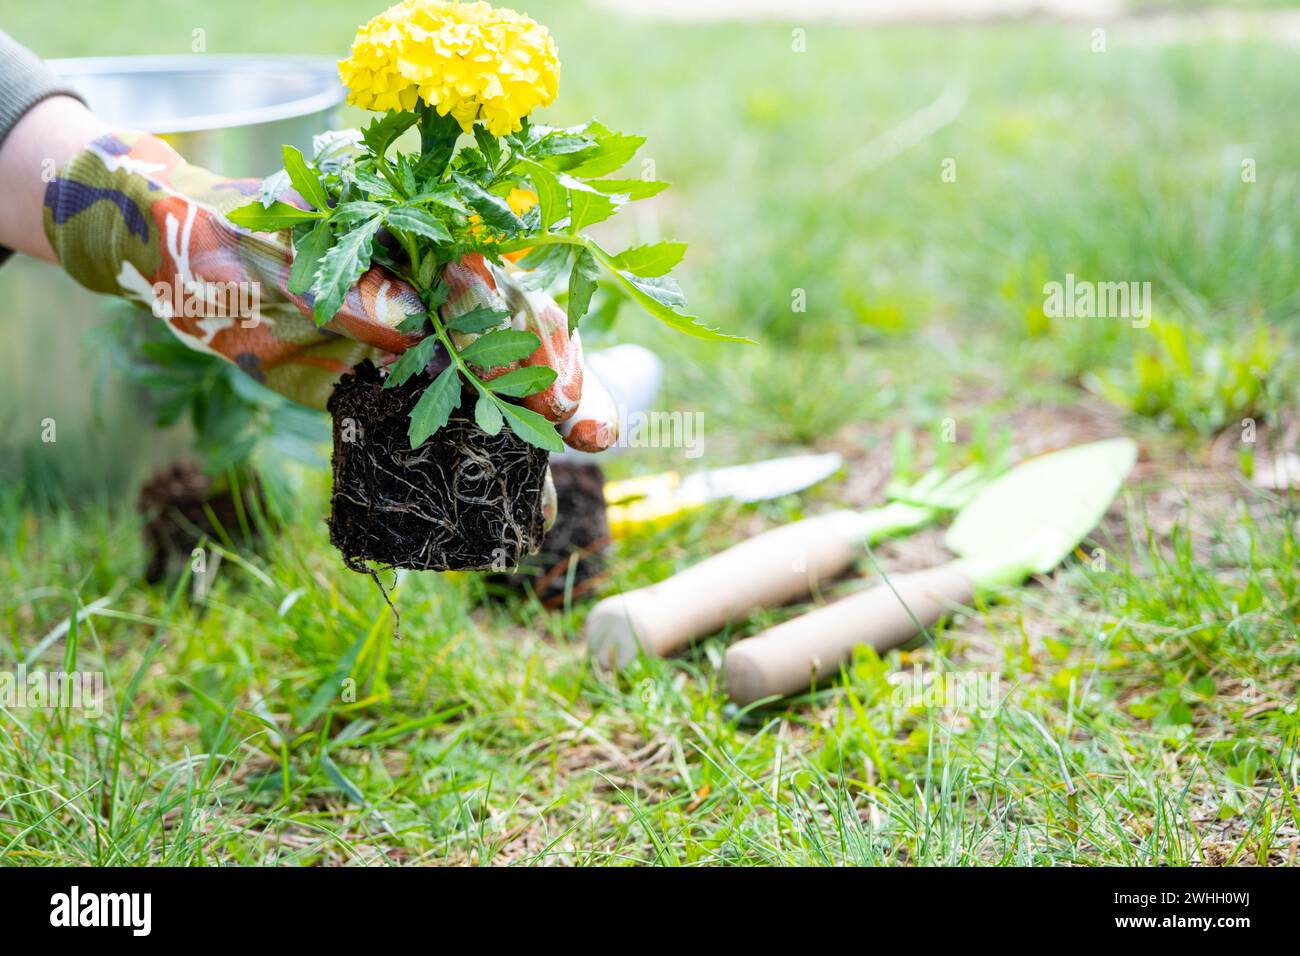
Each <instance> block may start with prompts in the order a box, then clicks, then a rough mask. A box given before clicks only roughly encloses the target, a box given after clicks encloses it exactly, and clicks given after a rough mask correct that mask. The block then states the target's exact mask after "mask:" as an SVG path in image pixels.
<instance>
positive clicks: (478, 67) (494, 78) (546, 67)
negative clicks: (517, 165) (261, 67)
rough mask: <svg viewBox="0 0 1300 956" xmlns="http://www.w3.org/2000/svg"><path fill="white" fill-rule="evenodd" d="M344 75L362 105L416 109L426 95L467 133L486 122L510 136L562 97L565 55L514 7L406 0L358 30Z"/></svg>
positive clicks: (496, 132) (342, 62)
mask: <svg viewBox="0 0 1300 956" xmlns="http://www.w3.org/2000/svg"><path fill="white" fill-rule="evenodd" d="M339 77H340V79H342V80H343V84H344V85H345V86H346V87H347V88H348V90H349V93H348V102H349V103H351V104H353V105H354V106H360V107H361V108H362V109H368V110H376V111H379V112H383V111H385V110H412V109H414V108H415V105H416V103H417V102H418V101H420V100H423V101H424V102H425V103H427V104H428V105H429V106H432V107H433V108H434V109H436V110H437V111H438V115H439V116H446V115H448V114H451V115H452V116H454V117H455V118H456V121H457V122H458V123H459V124H460V128H461V129H463V130H464V131H465V132H467V133H468V132H469V131H470V130H471V128H472V127H473V125H474V123H475V122H476V121H478V120H482V121H483V124H484V126H486V127H487V130H488V132H489V133H491V134H492V135H493V136H505V135H506V134H508V133H513V132H515V131H517V130H518V129H519V128H520V120H522V119H523V118H524V117H525V116H527V115H528V114H529V113H530V112H532V111H533V110H534V109H536V108H537V107H538V106H546V105H547V104H549V103H550V102H551V101H552V100H554V99H555V94H556V93H557V92H558V91H559V87H560V59H559V53H558V51H557V50H556V47H555V40H554V39H552V37H551V34H550V32H549V31H547V29H546V27H544V26H541V25H540V24H538V23H536V22H535V21H533V20H531V19H529V18H528V17H526V16H524V15H523V14H521V13H516V12H515V11H514V10H506V9H498V8H494V7H493V6H492V5H491V4H488V3H481V2H480V3H449V2H444V0H404V2H402V3H399V4H397V5H396V6H392V7H389V8H388V9H387V10H385V11H384V12H383V13H381V14H380V15H379V16H377V17H375V18H374V19H373V20H371V21H370V22H369V23H367V24H365V25H364V26H362V27H361V29H360V30H358V31H357V35H356V39H354V40H353V41H352V52H351V54H350V55H349V56H348V57H347V59H345V60H340V61H339Z"/></svg>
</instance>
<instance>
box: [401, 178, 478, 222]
mask: <svg viewBox="0 0 1300 956" xmlns="http://www.w3.org/2000/svg"><path fill="white" fill-rule="evenodd" d="M406 202H407V205H410V206H424V205H431V206H442V207H443V208H444V209H450V210H451V211H452V212H458V213H460V214H461V215H462V216H468V215H469V207H468V206H466V205H465V204H464V203H463V202H461V201H460V199H458V198H457V196H456V192H455V187H454V186H451V185H450V184H448V185H443V186H438V187H436V188H434V189H429V190H426V191H424V192H421V193H416V194H415V195H414V196H412V197H411V198H410V199H408V200H407V201H406Z"/></svg>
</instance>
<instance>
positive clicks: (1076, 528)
mask: <svg viewBox="0 0 1300 956" xmlns="http://www.w3.org/2000/svg"><path fill="white" fill-rule="evenodd" d="M1136 460H1137V445H1136V444H1134V442H1133V441H1132V440H1131V439H1128V438H1110V439H1107V440H1106V441H1099V442H1093V443H1091V444H1088V445H1076V446H1075V447H1073V448H1066V449H1064V450H1062V451H1058V452H1053V453H1051V454H1050V455H1042V456H1040V457H1038V458H1031V459H1030V460H1029V461H1026V462H1024V463H1023V464H1020V465H1017V466H1016V467H1015V468H1012V469H1011V470H1010V471H1008V472H1007V473H1006V474H1004V475H1003V476H1002V477H1001V478H998V479H997V480H996V481H994V482H993V483H992V484H990V485H989V486H988V487H986V488H985V489H984V490H983V491H981V492H980V493H979V494H978V495H976V496H975V498H974V499H973V500H972V501H971V502H970V504H968V505H967V506H966V507H965V508H963V509H962V510H961V511H960V512H959V513H958V514H957V517H956V518H955V519H954V520H953V523H952V525H951V526H950V527H949V529H948V534H947V537H946V538H945V541H946V543H947V545H948V548H949V549H950V550H951V551H952V552H953V553H954V554H957V555H959V556H960V557H962V558H964V559H968V560H969V561H970V562H971V565H972V567H977V568H979V572H978V575H977V576H978V577H979V578H981V579H984V578H988V579H989V581H988V582H986V581H985V580H977V581H976V584H977V585H980V584H984V583H994V582H995V581H996V582H998V583H1001V581H1008V580H1011V579H1013V578H1015V577H1024V576H1026V575H1029V574H1044V573H1046V572H1047V571H1050V570H1051V569H1052V568H1054V567H1056V565H1058V564H1060V563H1061V561H1063V560H1064V559H1065V556H1066V555H1068V554H1069V553H1070V552H1071V551H1073V550H1074V548H1075V547H1076V546H1077V545H1078V543H1079V542H1080V541H1082V540H1083V538H1084V537H1086V536H1087V534H1088V532H1089V531H1091V530H1092V529H1093V528H1095V527H1096V526H1097V522H1099V521H1100V520H1101V517H1102V515H1104V514H1105V513H1106V509H1107V508H1108V507H1110V503H1111V502H1112V501H1113V500H1114V499H1115V496H1116V495H1117V494H1118V493H1119V489H1120V486H1121V485H1122V484H1123V483H1124V478H1125V476H1127V475H1128V473H1129V471H1130V470H1131V469H1132V467H1133V463H1134V461H1136Z"/></svg>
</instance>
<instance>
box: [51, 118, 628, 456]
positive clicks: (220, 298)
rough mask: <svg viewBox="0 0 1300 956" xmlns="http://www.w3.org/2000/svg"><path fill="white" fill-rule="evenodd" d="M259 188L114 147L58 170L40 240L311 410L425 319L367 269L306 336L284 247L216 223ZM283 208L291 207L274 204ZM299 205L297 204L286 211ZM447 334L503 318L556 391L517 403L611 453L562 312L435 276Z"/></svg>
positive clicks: (602, 410) (391, 282)
mask: <svg viewBox="0 0 1300 956" xmlns="http://www.w3.org/2000/svg"><path fill="white" fill-rule="evenodd" d="M260 188H261V182H260V180H255V179H228V178H224V177H221V176H218V175H216V174H215V173H212V172H210V171H208V170H206V169H202V168H200V167H198V166H192V165H190V164H189V163H187V162H186V161H185V160H184V159H183V158H182V157H181V156H180V155H179V154H178V153H177V152H176V151H175V150H173V149H172V148H171V147H170V146H168V145H167V144H166V143H164V142H163V141H162V140H160V139H158V138H157V137H154V136H149V135H145V134H140V133H114V134H111V135H105V136H101V137H99V138H97V139H95V140H94V141H93V142H92V143H90V145H88V146H87V147H86V148H85V149H83V150H82V151H80V152H79V153H77V154H76V155H74V156H73V157H72V159H71V160H69V161H68V163H67V165H66V166H65V167H64V168H63V169H62V170H61V171H60V172H59V174H58V176H57V177H56V178H55V179H54V180H53V181H52V182H50V183H49V185H48V187H47V188H46V193H45V209H44V224H45V232H46V235H47V237H48V238H49V241H50V245H51V246H52V247H53V249H54V252H55V255H56V256H57V257H58V260H59V262H60V263H61V264H62V265H63V267H64V269H65V270H67V272H68V273H69V274H70V275H71V276H72V277H73V278H74V279H76V280H77V281H78V282H80V283H81V284H82V285H84V286H86V287H87V288H90V289H93V290H95V291H97V292H106V293H109V294H112V295H121V296H126V297H129V298H133V299H136V300H138V301H140V302H143V303H145V304H146V305H149V306H151V307H152V308H153V311H154V313H155V314H156V315H158V316H159V317H160V318H162V319H163V320H164V321H166V322H167V323H168V325H169V327H170V328H171V330H172V331H173V332H174V333H175V334H176V335H177V337H178V338H180V339H181V341H183V342H184V343H185V344H187V345H189V346H191V347H192V348H195V349H199V350H201V351H206V352H211V353H214V354H216V355H219V356H221V357H222V358H225V359H227V360H228V361H231V362H234V363H235V364H237V365H238V366H239V367H240V368H242V369H243V370H244V371H245V372H247V373H248V374H250V375H252V376H253V377H254V378H256V379H257V380H258V381H260V382H262V383H263V384H265V385H267V386H268V387H270V388H272V389H274V390H275V391H277V392H279V393H280V394H282V395H285V396H286V397H288V398H291V399H293V400H295V401H298V402H302V403H303V404H307V405H312V406H314V407H317V408H324V407H325V402H326V399H328V397H329V394H330V390H331V389H332V388H333V386H334V383H335V381H337V379H338V377H339V376H340V375H342V374H344V373H345V372H347V371H349V370H350V369H351V368H352V366H354V365H356V364H357V363H359V362H361V361H362V360H363V359H366V358H369V359H371V360H373V361H375V362H376V364H380V365H382V364H384V361H385V359H386V358H387V357H388V356H390V355H391V354H392V353H396V352H401V351H402V350H404V349H405V348H407V347H408V346H410V345H412V344H414V342H415V341H416V339H414V338H412V337H409V336H407V335H405V334H403V333H401V332H399V331H398V330H397V328H396V326H397V325H398V324H400V323H401V322H402V320H403V319H404V318H405V317H406V316H407V315H409V314H412V313H416V312H420V311H422V310H423V308H424V306H423V304H422V303H421V301H420V298H419V296H418V295H417V294H416V293H415V291H414V290H413V289H412V288H410V286H408V285H406V284H405V283H404V282H402V281H401V280H400V279H399V278H397V277H396V276H394V275H392V274H391V273H389V272H388V271H387V270H385V269H383V268H380V267H378V266H376V267H372V268H371V269H369V270H367V271H366V272H365V273H364V274H363V275H362V276H361V279H360V281H359V282H358V283H357V285H356V286H355V287H353V289H352V290H351V291H350V292H349V293H348V296H347V299H346V300H345V302H344V304H343V306H342V308H341V309H340V310H339V312H338V314H337V315H335V317H334V318H333V319H332V320H330V322H328V323H327V324H326V325H325V326H323V327H320V328H318V327H317V326H316V324H315V322H314V321H313V320H312V318H311V313H312V302H311V300H310V298H309V296H306V295H296V294H294V293H291V292H290V291H289V289H288V282H289V271H290V268H291V266H292V263H293V251H292V247H291V244H290V242H289V237H288V233H287V232H285V233H274V234H272V233H254V232H250V231H248V230H246V229H243V228H240V227H238V226H235V225H234V224H232V223H230V222H229V221H228V220H227V219H226V218H225V216H224V213H227V212H229V211H231V210H233V209H235V208H236V207H238V206H242V205H244V204H245V203H247V202H248V200H249V198H250V197H252V196H255V195H257V194H258V192H259V190H260ZM279 198H281V199H285V200H286V201H295V200H296V197H295V196H293V195H288V196H281V197H279ZM296 201H297V202H299V203H301V200H296ZM445 281H446V282H447V284H448V286H449V287H450V290H451V295H450V296H449V298H448V301H447V302H446V303H445V304H444V305H443V306H442V309H441V314H442V316H443V317H444V319H447V320H450V319H452V318H455V317H456V316H458V315H460V314H462V313H464V312H467V311H469V310H471V309H474V308H477V307H479V306H491V307H492V308H495V309H506V310H508V311H510V312H511V313H512V314H513V316H514V321H513V324H514V325H515V327H516V328H520V329H526V330H528V331H532V332H535V333H536V334H537V335H538V337H539V338H540V340H541V345H540V346H539V348H538V349H537V351H536V352H535V353H534V354H533V355H532V356H529V358H528V359H526V360H525V363H524V364H546V365H549V366H551V367H552V368H554V369H555V370H556V373H557V377H556V380H555V382H554V383H553V384H552V385H551V387H550V388H548V389H547V390H546V391H545V392H542V393H539V394H537V395H533V396H529V398H528V399H527V400H526V403H527V404H528V405H529V407H531V408H533V410H535V411H537V412H539V413H541V414H543V415H545V416H546V417H547V418H549V419H550V420H551V421H554V422H557V423H561V425H560V429H561V434H562V436H563V437H564V439H565V441H567V442H568V443H569V444H570V445H571V446H572V447H574V448H578V449H580V450H583V451H600V450H602V449H604V448H608V447H609V446H610V445H612V444H613V443H614V441H615V440H616V439H617V436H618V424H617V418H616V412H615V409H614V405H613V401H612V400H611V399H610V398H609V395H608V393H607V392H606V391H605V389H604V388H603V386H601V384H600V382H599V380H598V379H596V378H595V376H593V375H590V374H587V375H586V376H584V375H583V368H582V347H581V343H580V341H579V339H578V336H577V335H576V333H575V334H574V335H573V336H572V337H570V335H569V333H568V326H567V320H566V317H565V314H564V310H562V309H560V308H559V306H557V305H556V304H555V302H554V301H553V300H552V299H551V298H550V297H549V296H547V295H546V294H545V293H540V292H526V291H523V290H522V289H519V288H518V287H516V286H515V285H514V283H511V282H510V281H509V278H508V274H507V273H506V272H505V271H504V270H498V271H497V272H496V274H495V275H494V273H493V270H491V269H489V268H488V266H487V263H486V262H485V261H484V260H483V258H482V257H481V256H468V257H466V259H465V260H463V261H462V262H461V263H457V264H453V265H451V266H448V267H447V269H446V275H445Z"/></svg>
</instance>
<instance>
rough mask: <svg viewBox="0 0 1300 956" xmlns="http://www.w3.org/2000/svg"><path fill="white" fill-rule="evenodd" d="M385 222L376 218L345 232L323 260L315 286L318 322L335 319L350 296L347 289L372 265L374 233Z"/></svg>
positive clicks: (321, 323)
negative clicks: (344, 301)
mask: <svg viewBox="0 0 1300 956" xmlns="http://www.w3.org/2000/svg"><path fill="white" fill-rule="evenodd" d="M382 224H383V220H382V219H380V218H378V217H376V218H374V219H371V220H370V221H368V222H365V223H363V224H361V225H360V226H357V227H356V228H355V229H353V230H352V231H351V232H348V233H344V235H343V236H342V237H341V238H340V239H339V240H338V241H337V242H336V243H335V244H334V245H333V246H331V247H330V250H329V251H328V252H327V253H325V256H324V258H322V259H321V263H320V269H319V270H318V271H317V273H316V285H315V292H316V310H315V318H316V324H317V325H324V324H325V323H326V322H328V321H329V320H330V319H332V318H334V313H336V312H337V311H338V310H339V307H340V306H342V305H343V300H344V299H345V298H347V294H348V289H350V288H352V285H353V283H355V282H356V281H357V280H358V279H360V278H361V273H363V272H365V271H366V267H367V266H369V265H370V252H371V248H372V246H373V244H374V240H375V233H377V232H378V231H379V227H380V226H381V225H382Z"/></svg>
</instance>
